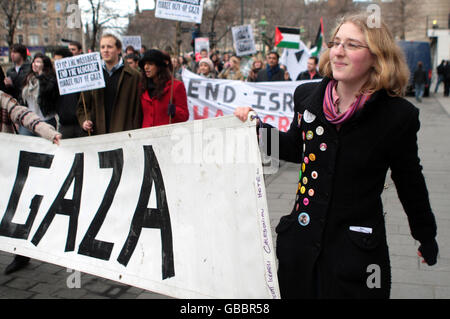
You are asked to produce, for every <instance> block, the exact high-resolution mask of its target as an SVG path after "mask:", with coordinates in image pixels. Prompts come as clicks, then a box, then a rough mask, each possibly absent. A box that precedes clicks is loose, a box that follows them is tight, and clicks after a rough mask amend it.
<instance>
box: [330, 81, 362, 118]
mask: <svg viewBox="0 0 450 319" xmlns="http://www.w3.org/2000/svg"><path fill="white" fill-rule="evenodd" d="M336 85H337V81H336V80H331V81H330V82H329V83H328V85H327V88H326V90H325V96H324V99H323V113H324V114H325V117H326V119H327V120H328V122H330V123H331V124H336V125H339V126H340V125H341V124H342V123H344V122H346V121H347V120H348V119H350V118H351V117H352V116H353V115H354V114H355V113H356V112H357V111H359V110H361V109H362V108H363V106H364V104H365V103H366V101H367V100H368V99H369V98H370V95H365V94H363V95H358V96H357V97H356V99H355V101H353V103H352V105H351V106H350V108H349V109H347V111H345V112H344V113H341V114H338V106H337V103H336V102H337V100H336V101H334V100H333V91H334V90H335V88H336Z"/></svg>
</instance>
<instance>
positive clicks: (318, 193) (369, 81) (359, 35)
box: [235, 14, 438, 298]
mask: <svg viewBox="0 0 450 319" xmlns="http://www.w3.org/2000/svg"><path fill="white" fill-rule="evenodd" d="M367 21H369V16H368V15H367V14H360V15H351V16H347V17H345V18H343V19H342V20H341V21H339V23H338V25H337V27H336V29H335V31H334V33H333V35H332V37H331V41H330V42H329V43H328V50H326V51H325V52H324V53H323V54H322V56H321V58H320V62H319V68H320V73H321V74H322V75H324V79H323V80H322V81H321V82H316V83H306V84H303V85H300V86H298V87H297V89H296V90H295V93H294V102H295V107H294V119H293V121H292V123H291V126H290V128H289V130H288V132H286V133H283V132H280V133H279V143H280V144H279V154H280V158H281V159H283V160H287V161H291V162H295V163H299V164H301V168H300V172H299V183H298V188H297V196H296V199H295V204H294V207H293V209H292V212H291V213H290V214H289V215H286V216H283V217H282V218H281V220H280V222H279V224H278V226H277V227H276V232H277V233H278V237H277V257H278V260H279V268H278V278H279V284H280V290H281V296H282V297H283V298H388V297H389V295H390V288H391V268H390V261H389V250H388V246H387V240H386V228H385V220H384V211H383V205H382V200H381V193H382V192H383V187H384V182H385V178H386V174H387V172H388V170H389V169H390V170H391V177H392V180H393V181H394V183H395V186H396V188H397V193H398V196H399V198H400V201H401V203H402V204H403V208H404V210H405V212H406V214H407V216H408V221H409V226H410V229H411V235H412V236H413V238H414V239H415V240H417V241H418V242H420V246H419V248H418V255H419V256H420V257H422V258H423V261H422V262H426V263H427V264H428V265H433V264H435V263H436V261H437V255H438V244H437V242H436V239H435V237H436V232H437V230H436V229H437V227H436V222H435V218H434V215H433V212H432V210H431V207H430V202H429V198H428V191H427V187H426V184H425V179H424V176H423V174H422V166H421V165H420V159H419V157H418V146H417V131H418V130H419V127H420V122H419V111H418V109H417V108H416V107H414V105H412V104H411V103H409V102H408V101H407V100H405V99H403V98H402V96H403V94H404V91H405V88H406V85H407V82H408V78H409V76H408V68H407V65H406V63H405V59H404V56H403V54H402V52H401V50H400V48H399V47H398V46H397V45H396V43H395V41H394V38H393V37H392V34H391V33H390V31H389V30H388V28H387V26H386V25H385V24H384V23H381V24H380V26H379V27H369V26H368V25H367ZM249 111H251V108H249V107H243V108H238V109H236V111H235V115H236V116H237V117H238V118H240V119H241V120H246V119H247V116H248V113H249ZM260 125H262V126H263V127H265V128H268V129H270V128H271V126H270V125H267V124H262V123H260ZM267 136H268V137H270V136H271V134H267ZM267 143H268V144H269V146H268V149H269V150H270V147H271V141H270V140H268V141H267Z"/></svg>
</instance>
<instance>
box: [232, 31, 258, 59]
mask: <svg viewBox="0 0 450 319" xmlns="http://www.w3.org/2000/svg"><path fill="white" fill-rule="evenodd" d="M231 31H232V32H233V42H234V49H235V51H236V55H237V56H243V55H252V54H255V53H256V47H255V40H254V38H253V29H252V26H251V25H241V26H237V27H233V28H232V29H231Z"/></svg>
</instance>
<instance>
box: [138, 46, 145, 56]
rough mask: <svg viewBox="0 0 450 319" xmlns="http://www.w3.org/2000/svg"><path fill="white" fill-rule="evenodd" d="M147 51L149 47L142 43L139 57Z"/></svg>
mask: <svg viewBox="0 0 450 319" xmlns="http://www.w3.org/2000/svg"><path fill="white" fill-rule="evenodd" d="M145 51H147V47H146V46H145V45H141V49H140V50H139V58H142V57H143V56H144V53H145Z"/></svg>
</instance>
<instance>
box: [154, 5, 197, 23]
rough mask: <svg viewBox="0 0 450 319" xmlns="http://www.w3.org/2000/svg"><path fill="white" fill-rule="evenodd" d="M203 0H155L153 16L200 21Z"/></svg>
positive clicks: (193, 21)
mask: <svg viewBox="0 0 450 319" xmlns="http://www.w3.org/2000/svg"><path fill="white" fill-rule="evenodd" d="M203 2H204V0H157V2H156V7H155V17H156V18H162V19H169V20H176V21H184V22H192V23H202V14H203Z"/></svg>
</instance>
